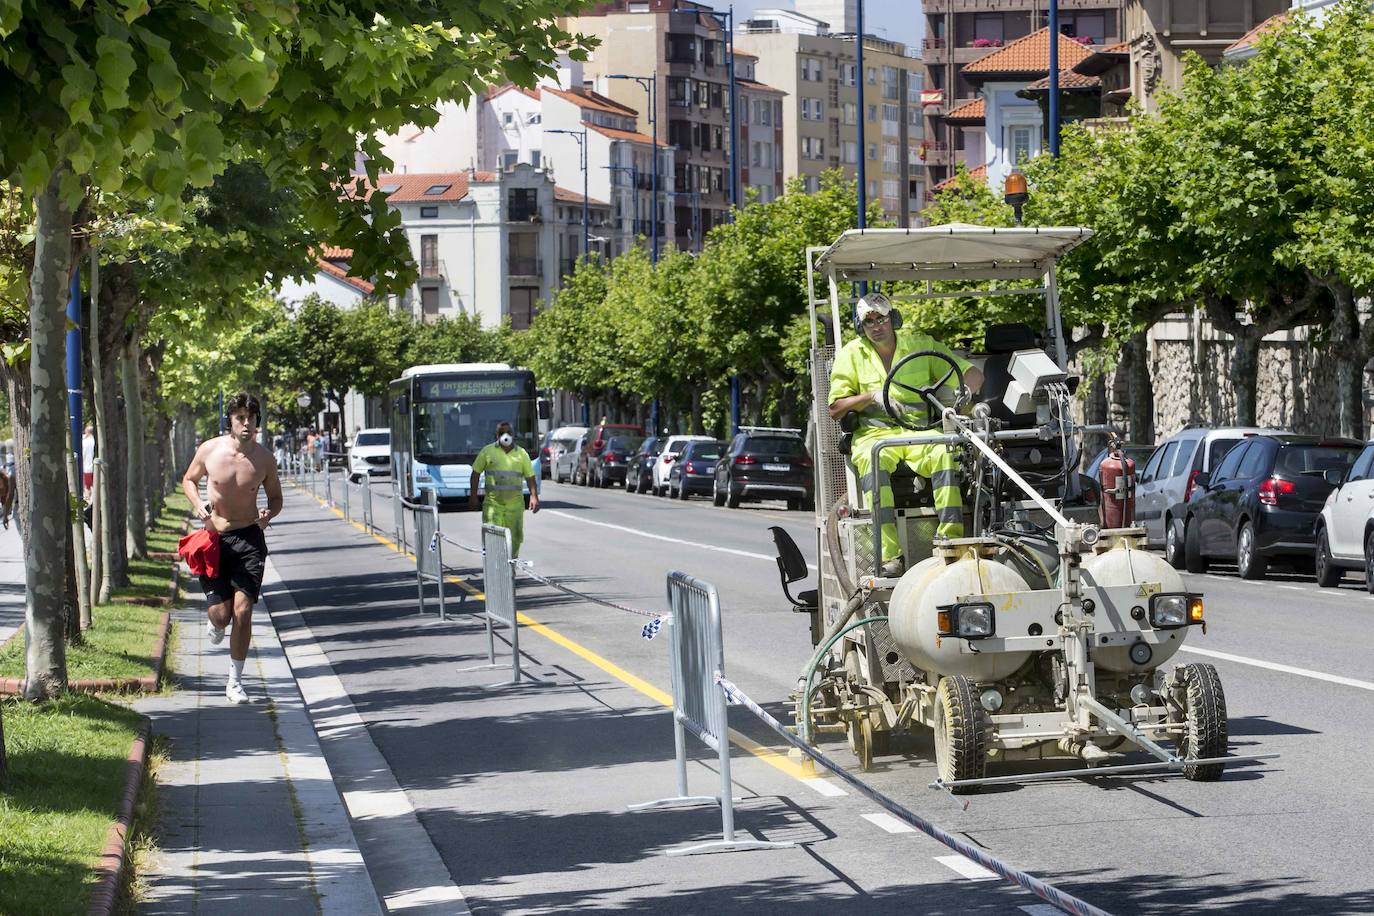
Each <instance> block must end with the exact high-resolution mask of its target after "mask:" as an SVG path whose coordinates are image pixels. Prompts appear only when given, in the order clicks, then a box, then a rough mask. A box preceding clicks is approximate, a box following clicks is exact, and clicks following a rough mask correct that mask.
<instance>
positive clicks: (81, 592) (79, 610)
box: [67, 452, 91, 645]
mask: <svg viewBox="0 0 1374 916" xmlns="http://www.w3.org/2000/svg"><path fill="white" fill-rule="evenodd" d="M67 487H68V488H69V491H70V492H71V498H72V506H73V507H79V506H80V505H81V466H80V465H79V464H77V461H76V455H75V454H73V453H71V452H68V453H67ZM70 516H71V524H69V525H68V526H67V530H68V532H69V535H68V538H67V565H68V566H70V567H71V570H70V572H71V576H70V578H69V579H68V580H67V589H68V592H67V600H68V604H69V605H70V603H71V602H72V601H73V600H74V601H75V602H76V613H74V614H73V613H69V614H68V617H67V643H68V645H74V644H76V643H78V642H80V641H81V631H82V630H85V629H89V628H90V626H91V593H90V585H91V583H90V578H89V576H90V570H88V569H87V568H86V524H85V519H84V518H82V514H81V512H80V511H79V510H78V511H74V512H71V513H70Z"/></svg>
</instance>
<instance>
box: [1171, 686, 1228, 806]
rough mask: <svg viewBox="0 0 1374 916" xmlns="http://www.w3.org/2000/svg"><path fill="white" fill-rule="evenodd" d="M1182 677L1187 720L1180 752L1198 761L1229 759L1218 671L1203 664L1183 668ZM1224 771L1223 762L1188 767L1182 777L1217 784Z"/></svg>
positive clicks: (1222, 697)
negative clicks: (1212, 758)
mask: <svg viewBox="0 0 1374 916" xmlns="http://www.w3.org/2000/svg"><path fill="white" fill-rule="evenodd" d="M1180 678H1181V680H1182V682H1183V690H1184V696H1183V711H1184V715H1185V717H1186V718H1185V719H1184V723H1183V738H1182V739H1181V740H1180V741H1179V742H1178V750H1179V753H1180V754H1181V755H1182V756H1184V757H1195V758H1199V759H1201V758H1206V757H1224V756H1226V743H1227V740H1226V694H1225V692H1224V691H1223V690H1222V689H1221V677H1220V676H1219V675H1218V674H1217V669H1216V668H1213V667H1212V666H1211V665H1208V664H1203V663H1200V662H1198V663H1194V664H1191V665H1184V666H1183V667H1182V669H1181V673H1180ZM1224 768H1225V764H1222V763H1208V764H1204V765H1201V766H1186V767H1184V768H1183V775H1184V777H1185V778H1187V779H1191V780H1192V781H1193V782H1215V781H1216V780H1217V779H1220V778H1221V771H1222V770H1223V769H1224Z"/></svg>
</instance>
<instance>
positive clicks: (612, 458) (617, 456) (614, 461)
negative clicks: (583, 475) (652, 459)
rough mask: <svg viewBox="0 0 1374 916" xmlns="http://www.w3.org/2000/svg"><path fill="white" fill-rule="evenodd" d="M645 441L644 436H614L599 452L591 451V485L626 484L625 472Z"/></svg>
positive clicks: (589, 459) (588, 476)
mask: <svg viewBox="0 0 1374 916" xmlns="http://www.w3.org/2000/svg"><path fill="white" fill-rule="evenodd" d="M643 441H644V437H643V436H634V435H629V436H627V435H619V436H612V437H610V438H609V439H607V440H606V445H605V446H604V447H603V448H601V449H600V450H599V451H598V450H593V451H589V452H588V453H587V479H588V481H589V482H590V483H591V485H592V486H594V487H609V486H614V485H615V484H617V483H619V484H623V483H625V471H626V470H627V469H628V468H629V466H630V459H631V458H633V457H634V455H635V451H636V450H637V449H638V448H639V446H640V443H642V442H643Z"/></svg>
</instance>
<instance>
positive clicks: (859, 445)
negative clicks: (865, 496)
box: [830, 293, 983, 576]
mask: <svg viewBox="0 0 1374 916" xmlns="http://www.w3.org/2000/svg"><path fill="white" fill-rule="evenodd" d="M854 316H855V323H856V325H857V326H858V327H859V329H860V331H861V333H860V335H859V337H858V338H857V339H855V340H851V341H850V342H849V343H847V344H845V345H844V346H843V347H841V348H840V352H839V353H837V354H835V362H834V364H833V365H832V366H831V368H830V416H831V417H832V418H833V419H835V420H839V419H840V418H842V417H843V416H844V415H845V414H847V413H849V412H850V411H856V412H857V413H858V414H859V422H858V425H857V426H856V427H855V430H854V438H853V449H852V451H851V452H850V460H852V461H853V462H854V467H855V469H856V470H857V471H858V473H859V477H860V481H859V487H860V489H861V490H862V491H863V492H864V493H871V492H872V487H873V476H872V475H873V468H872V463H873V444H874V443H875V442H876V441H878V440H879V439H891V438H898V437H909V436H918V435H921V433H917V432H914V431H912V430H909V429H906V428H904V427H902V426H901V425H900V424H898V423H897V422H896V421H895V420H893V419H892V416H891V415H890V414H889V413H888V412H887V411H886V410H885V409H884V408H883V384H884V382H885V381H886V380H887V375H888V373H889V372H890V371H891V369H892V366H893V364H894V363H896V362H897V361H898V360H900V359H901V358H902V357H903V356H905V355H906V354H908V353H915V352H917V351H920V350H936V351H938V352H940V353H944V354H946V355H948V356H949V357H950V359H952V360H953V361H954V363H955V364H956V365H958V366H959V369H960V371H962V372H963V374H964V385H965V386H966V387H967V388H968V389H969V390H970V391H977V390H978V389H979V388H981V387H982V385H983V373H982V372H981V371H980V370H979V369H978V368H977V367H976V366H974V365H972V364H971V363H969V362H968V360H966V359H963V358H961V357H959V356H956V355H955V354H954V353H952V352H951V351H950V349H949V348H948V347H946V346H945V345H944V344H942V343H940V342H939V341H937V340H935V339H934V338H932V337H930V336H929V335H926V334H922V333H920V332H919V331H911V330H906V329H903V328H902V321H901V318H902V316H901V314H900V313H898V312H896V311H895V310H893V308H892V303H891V302H890V301H889V300H888V298H887V297H886V296H884V295H882V294H881V293H871V294H869V295H867V296H865V297H864V298H862V299H860V300H859V304H858V307H857V308H856V309H855V312H854ZM949 371H950V367H949V364H948V363H946V362H945V361H944V360H942V359H939V358H938V357H934V356H927V357H923V358H921V359H917V360H913V361H912V362H910V363H908V364H907V365H906V366H904V367H903V368H902V371H901V374H900V375H899V376H898V379H897V381H900V382H903V383H905V384H907V385H909V386H911V387H913V388H916V387H919V388H928V387H931V386H933V385H934V384H935V383H936V382H938V381H940V379H942V378H943V377H944V376H945V374H946V373H948V372H949ZM899 391H900V389H898V388H897V387H896V386H895V385H894V386H893V387H892V388H891V390H890V395H891V397H892V399H893V400H894V401H896V400H899V398H898V393H899ZM900 400H901V401H908V402H910V401H915V400H917V397H916V396H915V395H912V394H910V393H906V392H901V397H900ZM911 406H912V407H916V406H917V405H915V404H912V405H911ZM938 434H939V432H938V429H937V430H932V431H930V432H929V433H928V435H938ZM903 461H905V462H906V463H907V464H908V465H910V466H911V469H912V470H913V471H915V472H916V473H917V474H919V475H920V476H922V477H925V478H927V479H929V480H930V484H931V489H932V490H933V496H934V501H935V510H936V513H937V514H938V516H939V523H938V526H937V527H936V530H935V533H936V535H938V536H940V537H962V536H963V534H964V521H963V497H962V496H961V495H960V493H959V481H958V478H957V476H956V475H957V470H956V466H957V462H956V461H955V458H954V453H953V451H951V450H950V448H949V446H947V445H944V444H940V443H935V444H931V445H899V446H893V447H892V448H886V449H883V450H882V451H881V452H879V453H878V465H879V475H878V484H879V490H878V508H877V510H876V511H875V512H874V518H875V520H876V521H877V522H878V523H879V524H881V525H882V542H883V556H882V570H881V571H882V574H883V575H884V576H898V575H901V573H902V571H903V564H902V556H901V552H902V548H901V543H900V542H899V541H898V540H897V524H896V515H895V514H894V511H893V498H892V486H891V484H890V483H889V482H888V476H889V475H890V474H891V473H892V472H893V471H895V470H896V469H897V466H898V465H899V464H900V463H901V462H903Z"/></svg>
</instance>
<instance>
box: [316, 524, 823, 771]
mask: <svg viewBox="0 0 1374 916" xmlns="http://www.w3.org/2000/svg"><path fill="white" fill-rule="evenodd" d="M315 498H316V499H317V500H319V503H320V505H321V506H324V505H325V502H324V500H322V499H319V497H315ZM327 508H332V507H327ZM333 511H334V514H335V515H337V516H339V518H343V517H344V515H343V513H342V512H340V511H339V510H338V509H333ZM348 521H350V522H351V523H352V524H353V526H354V527H355V528H357V529H358V530H359V531H364V532H366V529H365V528H364V527H363V526H362V525H360V524H358V523H357V522H353V521H352V520H351V519H348ZM372 536H373V537H374V538H376V539H377V540H378V541H380V542H381V543H383V544H385V545H386V546H388V547H390V548H391V549H392V550H395V551H398V552H401V554H402V556H405V557H408V558H410V559H414V558H415V555H414V554H412V553H406V552H404V551H401V549H400V547H399V546H398V545H397V544H396V542H394V541H392V540H391V539H390V538H385V537H382V536H381V535H380V534H377V533H376V532H372ZM445 578H446V579H447V580H448V581H449V582H452V583H453V584H455V585H457V586H458V587H460V588H462V589H463V590H464V591H466V592H467V593H468V594H470V595H472V596H473V597H474V598H480V599H482V600H484V601H485V600H486V595H485V594H483V593H482V592H480V591H478V590H477V589H476V588H475V587H474V586H472V585H471V584H469V583H468V582H467V581H466V580H464V579H462V578H460V577H458V576H446V577H445ZM516 617H517V618H518V619H519V621H520V623H522V624H523V625H524V626H525V627H526V628H528V629H530V630H533V631H534V632H536V633H538V634H539V635H540V636H543V637H544V638H545V639H547V640H549V641H550V642H552V643H554V644H555V645H559V646H562V647H563V648H564V649H567V650H568V651H569V652H571V653H572V654H574V655H576V656H577V657H578V658H581V659H583V660H584V661H587V662H590V663H591V664H593V665H595V666H596V667H597V668H600V669H601V670H602V671H604V672H606V673H607V674H609V675H610V676H611V677H613V678H615V679H616V680H618V681H620V682H621V683H622V684H624V685H626V686H627V687H631V688H633V689H634V690H638V691H639V692H640V693H642V694H644V695H645V696H646V697H648V698H649V699H651V700H653V701H654V702H655V703H658V704H659V705H661V706H666V707H668V708H669V709H671V708H672V706H673V696H672V694H670V693H667V692H666V691H663V690H660V689H659V688H657V687H655V686H654V685H653V684H650V683H649V682H648V681H646V680H644V679H643V678H642V677H639V676H638V675H635V674H631V673H630V672H629V671H626V670H625V669H624V668H622V667H620V666H619V665H617V664H616V663H615V662H612V661H610V660H609V659H606V658H603V657H602V656H600V655H598V654H597V653H595V652H593V651H592V650H591V649H588V648H587V647H586V646H584V645H582V644H580V643H578V642H575V641H573V640H571V639H569V638H568V637H566V636H564V635H563V634H562V633H559V632H558V631H557V630H555V629H553V628H552V627H550V626H548V625H547V624H543V623H540V622H539V621H537V620H535V619H534V618H532V617H530V616H528V615H527V614H525V612H524V611H517V612H516ZM730 742H731V743H732V744H734V745H736V746H738V747H739V748H740V749H742V750H745V751H748V752H749V753H751V754H753V755H754V756H755V757H757V758H759V759H760V760H762V761H763V762H764V763H766V764H768V765H769V766H771V767H773V768H774V769H777V770H781V771H782V772H783V773H786V774H787V775H788V776H791V777H793V778H794V779H812V778H814V777H815V776H816V771H815V768H814V767H813V766H812V765H811V762H810V760H809V759H808V760H806V761H805V762H804V763H798V762H797V761H795V760H791V759H789V758H788V757H787V756H786V755H784V754H780V753H778V752H777V751H775V750H773V749H772V748H770V747H765V746H764V745H762V744H759V743H758V742H757V741H755V740H754V739H752V738H750V737H749V736H747V735H744V734H741V733H740V732H738V731H736V730H735V729H733V728H732V729H730Z"/></svg>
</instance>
